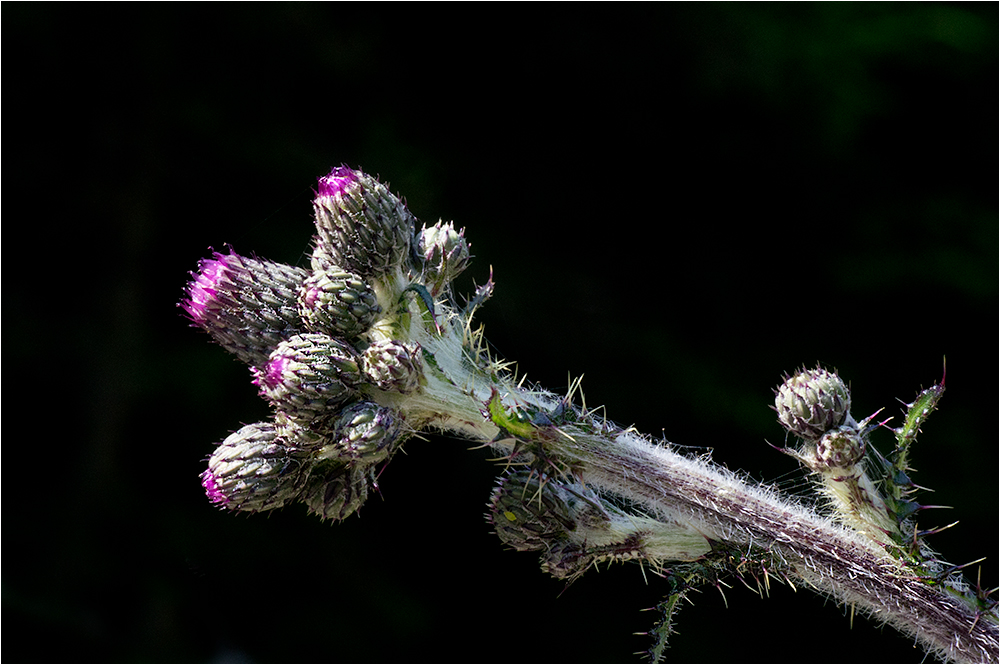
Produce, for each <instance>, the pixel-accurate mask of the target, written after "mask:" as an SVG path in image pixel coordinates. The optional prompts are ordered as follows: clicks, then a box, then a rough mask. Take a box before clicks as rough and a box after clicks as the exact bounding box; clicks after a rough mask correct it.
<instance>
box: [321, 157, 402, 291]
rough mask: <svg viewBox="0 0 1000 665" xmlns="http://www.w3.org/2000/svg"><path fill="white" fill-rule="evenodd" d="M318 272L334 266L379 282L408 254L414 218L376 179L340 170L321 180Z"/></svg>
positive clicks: (345, 169)
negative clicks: (376, 279) (377, 279)
mask: <svg viewBox="0 0 1000 665" xmlns="http://www.w3.org/2000/svg"><path fill="white" fill-rule="evenodd" d="M313 209H314V210H315V213H316V231H317V238H316V247H315V249H314V251H313V255H312V266H313V269H314V270H323V269H327V268H329V267H330V266H332V265H336V266H341V267H343V268H347V269H348V270H351V271H353V272H356V273H358V274H360V275H363V276H365V277H374V278H379V277H382V276H383V275H386V274H387V273H389V272H390V271H392V270H393V269H395V268H396V267H398V266H399V265H401V263H402V261H403V259H404V258H405V257H406V256H407V255H408V254H409V251H410V242H411V240H412V237H413V232H414V224H415V223H416V218H415V217H414V216H413V215H412V214H410V211H409V210H407V208H406V204H404V203H403V202H402V201H401V200H400V199H399V198H397V197H396V196H395V195H394V194H393V193H392V192H390V191H389V189H388V188H387V187H386V186H385V185H383V184H382V183H380V182H379V181H378V180H376V179H375V178H373V177H371V176H369V175H367V174H366V173H362V172H361V171H355V170H353V169H349V168H347V167H344V166H341V167H337V168H335V169H333V171H331V172H330V174H329V175H327V176H326V177H323V178H320V181H319V188H318V191H317V192H316V199H315V200H314V202H313Z"/></svg>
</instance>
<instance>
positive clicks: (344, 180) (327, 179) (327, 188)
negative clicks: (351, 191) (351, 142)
mask: <svg viewBox="0 0 1000 665" xmlns="http://www.w3.org/2000/svg"><path fill="white" fill-rule="evenodd" d="M358 179H359V178H358V172H357V171H355V170H353V169H351V168H348V167H346V166H338V167H336V168H334V169H333V170H332V171H330V173H329V175H326V176H323V177H322V178H320V179H319V191H317V192H316V195H317V196H331V197H332V196H336V195H337V194H340V193H341V192H343V191H344V190H345V189H347V188H348V187H350V186H351V185H352V184H354V183H356V182H358Z"/></svg>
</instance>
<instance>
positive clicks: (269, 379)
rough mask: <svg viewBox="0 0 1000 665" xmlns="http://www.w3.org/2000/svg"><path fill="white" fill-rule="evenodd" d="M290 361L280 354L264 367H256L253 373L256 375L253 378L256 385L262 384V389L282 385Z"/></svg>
mask: <svg viewBox="0 0 1000 665" xmlns="http://www.w3.org/2000/svg"><path fill="white" fill-rule="evenodd" d="M289 362H290V361H289V359H288V358H286V357H285V356H278V357H276V358H271V360H269V361H268V363H267V364H266V365H264V368H263V369H254V371H253V373H254V375H255V376H256V378H255V379H254V380H253V382H254V385H257V386H260V388H261V390H262V391H263V390H267V389H268V388H274V387H276V386H279V385H281V382H282V377H283V376H284V374H285V368H286V367H288V363H289Z"/></svg>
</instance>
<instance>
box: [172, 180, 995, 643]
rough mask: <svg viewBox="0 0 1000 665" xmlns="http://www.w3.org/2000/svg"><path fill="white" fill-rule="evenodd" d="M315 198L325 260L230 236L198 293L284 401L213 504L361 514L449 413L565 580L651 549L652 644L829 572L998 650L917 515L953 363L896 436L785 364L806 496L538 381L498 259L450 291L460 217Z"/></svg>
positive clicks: (248, 432)
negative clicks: (489, 461)
mask: <svg viewBox="0 0 1000 665" xmlns="http://www.w3.org/2000/svg"><path fill="white" fill-rule="evenodd" d="M314 210H315V224H316V235H315V237H314V239H313V249H312V256H311V257H310V259H311V260H310V268H309V269H303V268H298V267H294V266H286V265H281V264H277V263H271V262H268V261H264V260H260V259H251V258H248V257H244V256H240V255H238V254H236V253H235V252H233V251H229V252H228V253H226V254H222V253H215V254H213V256H212V257H211V258H208V259H204V260H203V261H202V262H201V264H200V265H199V268H198V270H197V272H196V273H193V279H192V281H191V282H190V284H189V285H188V287H187V295H186V297H185V299H184V300H183V302H182V303H181V306H182V307H183V308H184V310H185V311H186V313H187V315H188V316H189V318H190V319H191V320H192V321H193V322H194V324H196V325H197V326H198V327H200V328H202V329H204V330H205V331H207V332H208V333H209V334H210V335H211V337H212V338H213V339H214V340H215V341H216V342H218V343H219V344H220V345H222V346H223V348H225V349H226V350H227V351H230V352H231V353H233V354H234V355H236V357H237V358H239V360H241V361H243V362H244V363H246V364H247V365H249V366H250V368H251V374H252V381H253V383H254V384H255V385H256V386H257V388H258V390H259V392H260V395H261V396H262V397H263V398H264V399H266V400H267V401H268V403H269V404H270V405H271V407H272V408H273V418H272V419H271V420H270V421H268V422H261V423H255V424H252V425H247V426H245V427H243V428H241V429H240V430H238V431H236V432H235V433H233V434H231V435H230V436H229V437H227V438H226V439H225V440H223V441H222V443H220V444H219V445H218V447H217V448H216V450H215V452H214V453H213V454H212V455H211V456H210V458H209V460H208V468H207V469H206V470H205V471H204V472H203V473H202V475H201V480H202V485H203V487H204V489H205V492H206V494H207V495H208V498H209V500H210V501H211V502H212V503H214V504H216V505H217V506H218V507H220V508H223V509H226V510H232V511H244V512H262V511H267V510H271V509H274V508H279V507H282V506H285V505H288V504H292V503H295V502H299V503H303V504H305V506H306V508H307V510H309V511H310V512H312V513H315V514H317V515H318V516H319V517H320V518H322V519H330V520H333V521H339V520H344V519H346V518H348V517H349V516H350V515H352V514H354V513H356V512H358V511H359V510H360V509H361V508H362V506H363V505H364V503H365V501H366V500H367V498H368V497H369V496H370V495H371V494H372V493H373V491H375V490H376V489H377V485H376V479H377V478H378V477H379V475H380V473H381V471H382V470H383V469H384V468H385V466H386V465H387V464H389V463H391V461H392V458H393V456H394V455H395V454H396V453H397V452H398V451H399V450H400V449H401V448H402V446H403V445H404V444H405V443H406V442H407V441H409V440H410V439H412V438H414V436H415V435H416V434H417V433H418V432H421V431H423V430H438V431H444V432H450V433H453V434H457V435H460V436H461V437H464V438H467V439H470V440H473V441H477V442H482V443H484V444H488V445H490V446H492V447H493V448H494V449H495V450H496V452H497V453H498V454H499V457H500V459H501V463H502V471H501V475H500V477H499V479H498V480H497V484H496V486H495V488H494V489H493V491H492V494H491V495H490V498H489V502H488V506H487V512H486V519H487V521H488V523H489V525H490V527H484V528H492V529H493V530H494V531H495V532H496V534H497V536H498V537H499V538H500V540H501V541H502V542H503V543H504V544H505V545H507V546H508V547H510V548H512V549H514V550H517V551H524V552H535V553H537V554H538V556H539V560H540V564H541V568H542V570H543V571H544V572H546V573H548V574H550V575H552V576H554V577H556V578H559V579H564V580H567V581H568V582H570V581H574V580H577V579H578V578H580V577H581V576H582V575H584V574H585V573H586V572H587V571H589V570H591V569H592V568H594V567H595V566H596V565H597V564H601V563H605V562H615V561H637V562H639V563H640V564H642V565H643V566H644V567H645V569H646V570H650V571H652V572H653V573H655V574H656V575H657V576H658V577H660V578H662V580H663V581H662V584H663V589H664V594H665V599H664V601H663V602H662V603H661V604H660V605H659V606H658V609H659V610H660V613H661V615H662V616H661V619H660V620H659V622H658V623H657V624H656V625H655V626H654V627H653V628H652V629H651V630H650V631H649V635H650V637H651V638H652V640H651V641H652V644H651V645H650V648H649V652H648V655H649V657H650V658H651V659H652V660H653V661H659V660H660V659H661V658H662V656H663V653H664V649H665V648H666V646H667V640H668V638H669V637H670V635H671V634H672V632H673V625H674V622H675V619H676V617H675V614H676V612H677V609H678V608H679V606H680V605H681V601H682V600H684V599H686V598H687V597H688V595H689V593H690V592H691V591H692V590H693V589H695V588H697V587H699V586H702V585H710V586H719V585H721V584H724V583H725V580H727V579H732V578H735V579H737V580H739V581H742V582H744V583H746V584H747V585H748V586H750V587H751V588H753V589H755V590H757V591H759V592H762V593H764V592H766V590H767V589H768V588H769V586H770V585H771V584H772V583H783V584H788V585H790V586H792V587H793V588H800V587H804V588H810V589H813V590H815V591H817V592H818V593H820V594H823V595H825V596H828V597H831V598H833V599H835V600H836V601H837V602H839V603H842V604H844V605H847V606H849V607H850V608H851V609H852V613H853V612H854V611H855V610H856V611H860V612H861V613H863V614H866V615H868V616H870V617H871V619H872V620H874V621H877V622H881V623H885V624H889V625H891V626H893V627H894V628H896V629H898V630H900V631H902V632H904V633H905V634H908V635H911V636H913V637H914V638H915V639H916V640H917V641H918V642H919V643H920V644H922V645H923V647H924V648H925V649H926V650H927V651H928V652H929V653H930V654H932V655H934V656H936V657H938V658H941V659H943V660H951V661H963V662H964V661H968V662H981V661H992V662H996V661H997V660H998V658H1000V651H998V619H997V602H996V600H995V599H994V598H993V597H991V593H986V592H984V591H983V590H982V589H980V588H978V585H977V586H975V587H973V586H970V585H969V584H968V583H967V582H966V581H965V580H964V579H963V577H962V570H961V569H962V568H963V567H964V566H954V565H950V564H948V563H945V562H944V561H943V559H942V558H941V557H940V556H939V555H938V554H936V553H935V552H934V551H933V550H932V549H931V548H930V547H929V546H928V544H927V543H926V538H927V536H929V535H932V534H934V533H936V532H937V531H939V529H925V528H921V526H920V524H919V522H918V517H919V516H920V515H921V514H922V511H923V510H924V509H927V508H930V506H926V505H921V504H920V503H918V502H917V501H916V500H915V498H916V497H915V494H916V492H917V490H918V489H920V488H918V487H917V486H916V485H915V484H914V483H913V482H912V480H911V479H910V476H909V474H910V473H911V470H910V467H909V459H910V449H911V446H912V444H913V443H914V441H915V440H916V437H917V434H918V433H919V431H920V427H921V425H922V424H923V423H924V422H925V420H926V419H927V417H928V416H929V415H930V413H931V412H932V411H933V410H934V409H935V408H936V407H937V405H938V402H939V401H940V399H941V396H942V394H943V392H944V379H943V378H942V380H941V381H940V382H939V383H936V384H935V385H933V386H932V387H931V388H929V389H927V390H924V391H922V392H920V393H919V394H918V396H917V397H916V399H915V400H914V401H913V402H911V403H910V404H908V405H907V406H906V409H905V411H904V417H903V421H902V424H901V425H900V426H899V427H897V428H895V429H894V430H893V433H894V435H895V438H896V446H895V449H894V450H893V451H892V452H891V453H889V454H888V455H887V456H883V455H882V454H880V453H879V452H878V451H877V450H876V449H875V447H874V446H873V445H872V444H871V440H870V439H871V435H872V433H873V432H874V431H875V430H876V429H878V428H880V427H887V426H888V422H889V421H888V420H882V421H879V420H877V414H876V415H872V416H869V417H867V418H864V419H863V420H861V421H857V420H855V419H854V417H853V416H852V415H851V407H852V404H851V394H850V391H849V389H848V388H847V385H846V384H845V383H844V381H843V380H842V379H841V378H840V377H839V376H838V375H837V374H836V373H835V372H832V371H829V370H827V369H824V368H822V367H817V368H813V369H806V368H803V369H801V370H799V371H797V372H795V373H794V374H793V375H791V376H788V377H786V378H785V380H784V382H783V383H782V384H781V386H780V387H779V388H778V389H777V390H776V397H775V404H774V408H775V410H776V412H777V415H778V421H779V422H780V424H781V425H782V426H783V427H784V428H785V430H786V431H787V437H786V445H788V447H786V448H783V449H781V450H783V452H785V453H787V454H789V455H791V456H793V457H795V458H796V459H797V460H798V461H799V462H800V463H801V464H802V466H803V467H804V469H805V471H806V472H807V473H808V474H809V475H810V477H812V478H814V479H815V484H816V488H817V490H818V491H819V493H820V495H821V496H822V497H824V499H823V501H822V502H821V503H820V507H819V508H817V507H815V506H812V505H805V504H803V503H801V502H799V501H798V500H797V499H796V498H794V497H788V496H783V495H781V494H780V493H778V492H777V491H776V490H775V489H773V488H769V487H765V486H760V485H754V484H750V483H748V482H747V481H745V480H743V479H741V478H739V477H737V476H736V475H735V474H733V473H731V472H729V471H727V470H725V469H724V468H722V467H720V466H718V465H716V464H714V463H713V462H712V461H710V460H709V459H707V458H705V457H697V458H695V457H689V456H685V455H683V454H681V453H679V452H678V451H677V450H675V449H674V448H673V447H672V446H671V445H669V444H666V443H663V442H655V443H654V442H653V441H652V440H651V439H650V438H648V437H646V436H643V435H642V434H640V433H638V432H636V431H635V430H634V429H632V428H622V427H620V426H618V425H616V424H615V423H614V422H612V421H610V420H608V419H607V418H606V417H604V415H602V412H600V411H598V410H595V409H590V408H588V407H587V406H586V402H585V400H584V399H583V396H582V393H581V391H580V381H579V380H576V381H574V382H572V383H571V385H570V388H569V390H568V392H567V393H566V394H564V395H558V394H555V393H551V392H548V391H545V390H543V389H540V388H537V387H529V386H526V385H524V382H523V380H518V378H517V377H516V376H515V375H514V374H513V373H512V372H511V371H510V367H511V365H510V364H509V363H507V362H505V361H503V360H501V359H498V358H495V357H493V356H492V355H491V354H490V352H489V350H488V345H487V344H486V342H485V340H484V338H483V332H482V329H481V328H477V327H475V326H474V324H473V315H474V314H475V312H476V310H477V309H478V308H479V307H480V306H482V305H483V304H484V303H485V302H486V301H487V300H488V298H489V297H490V294H491V293H492V291H493V286H494V285H493V281H492V274H491V276H490V279H489V280H488V281H487V282H486V283H485V284H483V285H482V286H479V287H478V288H475V289H474V292H473V293H472V294H471V296H470V297H468V298H467V299H464V301H462V302H460V300H459V299H458V298H456V296H455V294H454V293H453V290H452V282H453V280H454V279H455V277H456V276H458V275H459V274H460V273H461V272H462V271H463V270H464V269H465V268H466V267H468V265H469V262H470V257H471V254H470V245H469V243H468V241H467V240H466V238H465V233H464V230H460V231H456V230H455V228H454V225H453V224H451V223H447V224H445V223H443V222H438V223H437V224H435V225H433V226H430V227H428V226H426V225H422V226H420V227H419V228H418V226H417V220H416V219H415V218H414V217H413V215H412V214H410V212H409V211H408V210H407V208H406V206H405V204H404V203H403V202H402V201H401V200H400V199H399V198H398V197H396V196H395V195H394V194H392V192H391V191H390V190H389V188H388V187H387V186H385V185H384V184H382V183H381V182H379V181H378V180H376V179H375V178H373V177H371V176H369V175H367V174H365V173H363V172H361V171H357V170H353V169H350V168H347V167H339V168H335V169H333V171H332V172H331V173H330V174H329V175H327V176H326V177H324V178H322V179H320V181H319V186H318V188H317V192H316V198H315V202H314ZM787 442H791V443H790V444H789V443H787ZM413 448H414V449H419V445H414V446H413ZM485 496H486V492H485V491H484V496H483V497H481V498H485ZM994 591H995V590H994Z"/></svg>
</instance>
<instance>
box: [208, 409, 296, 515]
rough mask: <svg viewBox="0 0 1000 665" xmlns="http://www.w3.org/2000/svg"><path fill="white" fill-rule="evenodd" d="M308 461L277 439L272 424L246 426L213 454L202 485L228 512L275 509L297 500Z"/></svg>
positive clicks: (210, 498) (220, 445) (213, 500)
mask: <svg viewBox="0 0 1000 665" xmlns="http://www.w3.org/2000/svg"><path fill="white" fill-rule="evenodd" d="M307 466H308V464H307V460H306V459H305V457H304V456H302V455H299V454H297V453H296V451H295V450H293V449H292V448H289V447H288V446H287V445H286V444H285V442H284V441H283V440H282V439H281V438H280V437H279V436H278V435H277V431H276V429H275V426H274V424H272V423H256V424H253V425H246V426H244V427H243V428H241V429H240V430H238V431H237V432H234V433H233V434H231V435H230V436H229V437H227V438H226V440H225V441H223V442H222V443H221V444H219V446H218V447H217V448H216V449H215V452H214V453H212V456H211V458H209V461H208V469H207V470H205V471H204V472H202V474H201V484H202V487H204V488H205V493H206V494H207V495H208V498H209V500H211V501H212V503H217V504H219V505H220V507H224V508H228V509H230V510H246V511H251V512H257V511H261V510H271V509H272V508H278V507H280V506H282V505H284V504H286V503H288V502H289V501H291V500H293V499H295V498H297V497H298V495H299V492H300V491H301V490H302V487H303V484H304V482H305V479H306V470H307Z"/></svg>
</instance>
